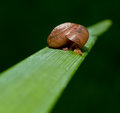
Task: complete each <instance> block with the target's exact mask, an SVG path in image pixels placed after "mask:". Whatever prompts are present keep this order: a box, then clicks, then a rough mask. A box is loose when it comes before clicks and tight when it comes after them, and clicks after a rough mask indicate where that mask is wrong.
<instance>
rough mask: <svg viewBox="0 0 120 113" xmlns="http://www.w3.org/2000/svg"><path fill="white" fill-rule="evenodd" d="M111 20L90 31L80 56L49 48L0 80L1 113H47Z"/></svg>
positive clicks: (2, 75)
mask: <svg viewBox="0 0 120 113" xmlns="http://www.w3.org/2000/svg"><path fill="white" fill-rule="evenodd" d="M110 26H111V21H110V20H105V21H102V22H100V23H98V24H96V25H93V26H91V27H89V28H88V29H89V32H90V37H89V40H88V42H87V43H86V45H85V47H84V48H83V51H84V52H83V55H82V56H79V55H77V54H75V53H74V52H72V51H62V50H57V49H50V48H48V47H46V48H44V49H42V50H40V51H39V52H37V53H35V54H33V55H31V56H30V57H28V58H27V59H25V60H24V61H22V62H20V63H18V64H17V65H15V66H13V67H12V68H10V69H8V70H7V71H5V72H3V73H2V74H1V77H0V113H48V112H50V110H51V109H52V108H53V106H54V105H55V103H56V101H57V100H58V98H59V97H60V95H61V93H62V91H63V90H64V88H65V87H66V86H67V84H68V82H69V81H70V79H71V77H72V76H73V75H74V73H75V71H76V70H77V69H78V67H79V65H80V64H81V63H82V61H83V60H84V58H85V57H86V55H87V54H88V52H89V51H90V49H91V48H92V46H93V45H94V44H95V41H96V39H97V36H98V35H100V34H102V33H103V32H105V31H106V30H107V29H108V28H109V27H110Z"/></svg>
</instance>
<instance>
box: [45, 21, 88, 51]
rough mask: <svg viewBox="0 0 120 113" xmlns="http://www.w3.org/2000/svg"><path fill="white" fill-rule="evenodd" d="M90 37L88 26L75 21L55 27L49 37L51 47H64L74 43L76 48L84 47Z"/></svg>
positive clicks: (48, 41)
mask: <svg viewBox="0 0 120 113" xmlns="http://www.w3.org/2000/svg"><path fill="white" fill-rule="evenodd" d="M88 38H89V33H88V30H87V28H85V27H84V26H82V25H79V24H75V23H64V24H61V25H58V26H57V27H55V28H54V29H53V31H52V32H51V33H50V35H49V36H48V38H47V43H48V45H49V47H52V48H63V47H69V48H70V46H71V44H72V47H73V45H74V48H76V45H77V48H79V49H80V48H82V47H83V46H84V45H85V44H86V42H87V40H88Z"/></svg>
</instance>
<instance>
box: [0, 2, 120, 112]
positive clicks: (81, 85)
mask: <svg viewBox="0 0 120 113" xmlns="http://www.w3.org/2000/svg"><path fill="white" fill-rule="evenodd" d="M104 19H111V20H112V21H113V25H112V27H111V29H110V30H109V31H107V32H106V33H104V34H103V35H101V36H100V37H99V39H98V40H97V43H96V44H95V46H94V47H93V49H92V51H91V52H90V53H89V55H88V56H87V58H86V59H85V61H84V62H83V63H82V65H81V67H80V68H79V70H78V71H77V73H76V74H75V76H74V77H73V79H72V80H71V82H70V83H69V85H68V87H67V88H66V90H65V91H64V93H63V95H62V96H61V98H60V100H59V102H58V103H57V105H56V106H55V108H54V109H53V113H90V112H92V113H120V0H59V1H58V0H16V1H10V0H9V1H5V0H4V1H0V72H2V71H4V70H5V69H7V68H9V67H10V66H12V65H14V64H16V63H17V62H19V61H21V60H23V59H24V58H26V57H28V56H29V55H31V54H33V53H34V52H36V51H38V50H40V49H42V48H43V47H45V46H46V45H47V44H46V38H47V36H48V34H49V33H50V31H51V30H52V29H53V28H54V27H55V26H56V25H58V24H61V23H63V22H69V21H70V22H74V23H79V24H82V25H85V26H89V25H92V24H95V23H96V22H99V21H101V20H104Z"/></svg>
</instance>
